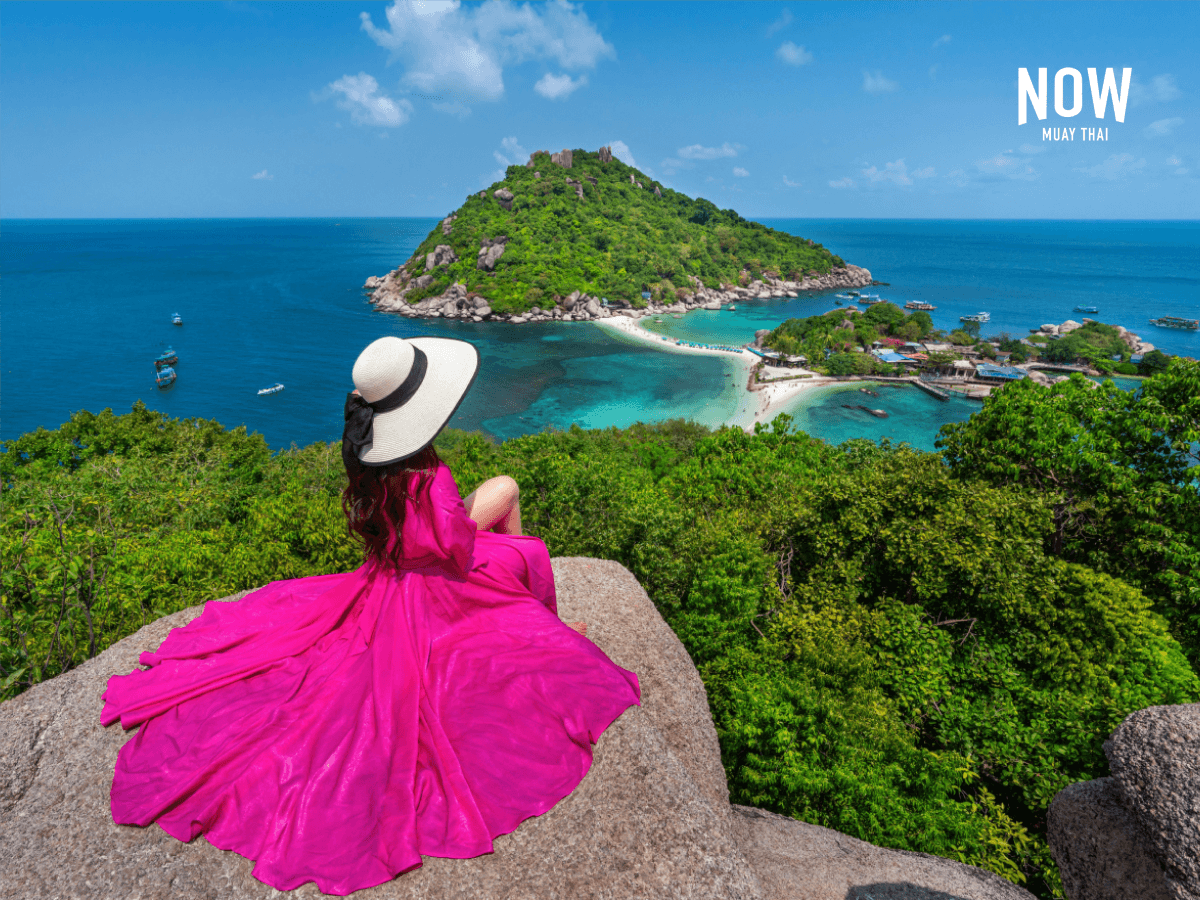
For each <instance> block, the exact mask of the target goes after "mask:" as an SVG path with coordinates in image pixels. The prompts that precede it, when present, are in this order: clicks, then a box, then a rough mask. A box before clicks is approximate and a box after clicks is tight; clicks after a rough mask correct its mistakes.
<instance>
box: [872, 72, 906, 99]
mask: <svg viewBox="0 0 1200 900" xmlns="http://www.w3.org/2000/svg"><path fill="white" fill-rule="evenodd" d="M899 87H900V85H898V84H896V82H894V81H892V80H891V79H890V78H884V76H883V73H882V72H876V73H875V74H874V75H872V74H871V73H870V72H868V71H866V70H865V69H864V70H863V90H864V91H866V92H867V93H868V94H890V93H891V92H892V91H894V90H897V89H898V88H899Z"/></svg>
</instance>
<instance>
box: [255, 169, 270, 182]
mask: <svg viewBox="0 0 1200 900" xmlns="http://www.w3.org/2000/svg"><path fill="white" fill-rule="evenodd" d="M250 177H251V178H253V179H254V180H255V181H274V180H275V176H274V175H272V174H271V173H270V172H268V171H267V170H266V169H263V170H262V171H261V172H255V173H254V174H253V175H251V176H250Z"/></svg>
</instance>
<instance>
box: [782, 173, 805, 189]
mask: <svg viewBox="0 0 1200 900" xmlns="http://www.w3.org/2000/svg"><path fill="white" fill-rule="evenodd" d="M783 183H784V185H785V186H786V187H790V188H797V187H800V186H801V185H802V184H803V183H804V182H802V181H792V179H790V178H788V177H787V176H786V175H784V176H783Z"/></svg>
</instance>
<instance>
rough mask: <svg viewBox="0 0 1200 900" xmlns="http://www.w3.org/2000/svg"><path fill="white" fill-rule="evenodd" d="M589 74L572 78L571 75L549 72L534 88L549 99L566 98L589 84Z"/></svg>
mask: <svg viewBox="0 0 1200 900" xmlns="http://www.w3.org/2000/svg"><path fill="white" fill-rule="evenodd" d="M587 81H588V80H587V76H586V75H580V76H579V77H578V78H572V77H571V76H570V75H551V74H550V73H549V72H547V73H546V74H545V75H543V76H542V78H541V80H540V81H539V82H538V83H537V84H535V85H534V86H533V89H534V90H535V91H537V92H538V93H539V94H541V95H542V96H543V97H545V98H546V99H547V100H560V99H566V98H567V97H569V96H571V94H573V93H574V92H575V91H577V90H579V88H581V87H583V86H584V85H585V84H587Z"/></svg>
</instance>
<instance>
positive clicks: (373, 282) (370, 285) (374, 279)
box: [363, 275, 379, 290]
mask: <svg viewBox="0 0 1200 900" xmlns="http://www.w3.org/2000/svg"><path fill="white" fill-rule="evenodd" d="M378 286H379V277H378V276H377V275H372V276H371V277H370V278H368V279H367V280H366V282H365V283H364V284H363V287H365V288H367V289H368V290H374V289H375V288H377V287H378Z"/></svg>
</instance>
